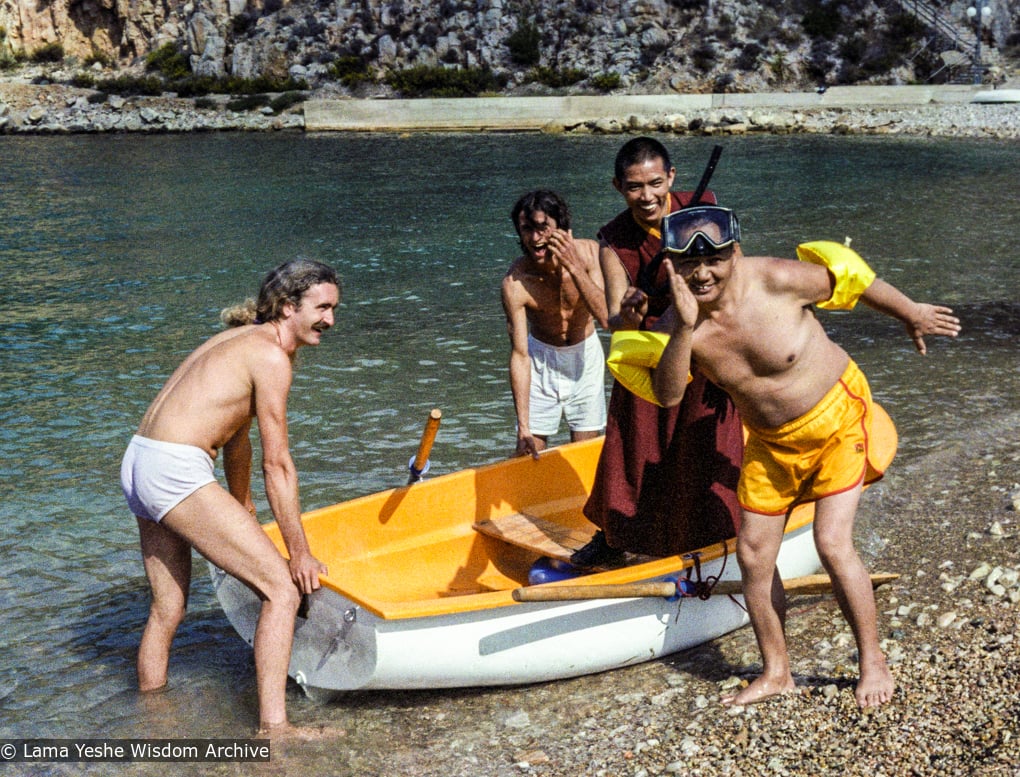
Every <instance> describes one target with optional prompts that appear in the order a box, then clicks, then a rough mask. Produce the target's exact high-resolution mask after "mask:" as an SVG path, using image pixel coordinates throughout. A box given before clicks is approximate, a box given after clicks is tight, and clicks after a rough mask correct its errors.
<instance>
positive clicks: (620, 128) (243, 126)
mask: <svg viewBox="0 0 1020 777" xmlns="http://www.w3.org/2000/svg"><path fill="white" fill-rule="evenodd" d="M278 97H279V95H267V96H265V97H264V98H263V99H262V100H261V101H257V100H254V101H253V100H247V101H245V100H240V99H238V98H236V97H231V96H227V95H213V96H209V97H205V98H199V99H192V98H181V97H177V96H176V95H173V94H164V95H161V96H157V97H142V96H133V97H120V96H118V95H106V94H103V93H101V92H97V91H95V90H92V89H85V88H77V87H73V86H68V85H64V84H59V83H48V84H34V83H30V82H25V81H23V80H22V81H19V80H15V79H11V78H8V79H4V80H0V134H12V135H14V134H17V135H22V134H28V135H57V134H79V133H81V134H96V133H120V132H141V133H178V132H222V131H235V132H238V131H239V132H271V131H284V130H304V127H305V122H304V114H303V110H302V104H303V101H304V100H307V99H320V98H324V99H331V98H332V97H333V96H332V95H330V94H327V93H322V92H320V91H318V90H316V91H309V92H304V93H300V94H299V95H293V102H292V101H290V100H287V101H282V104H284V105H286V107H279V106H280V105H281V101H275V102H274V98H278ZM509 99H513V98H509ZM603 99H605V100H606V105H607V111H608V112H609V115H607V116H605V117H603V118H601V119H598V120H596V121H588V122H584V123H581V124H574V125H567V124H564V123H556V122H554V123H552V124H550V125H548V126H546V127H545V128H544V131H547V132H574V133H606V134H615V133H624V132H630V133H634V132H669V133H674V134H699V135H741V134H749V133H770V134H793V133H815V134H846V135H858V134H865V135H887V134H900V135H920V136H932V137H975V138H1003V139H1016V138H1020V103H1005V104H974V103H940V104H927V105H903V106H890V105H881V106H852V107H845V108H840V107H832V106H827V107H824V108H823V107H818V108H777V107H769V108H757V109H711V110H695V111H690V112H687V113H684V114H683V115H679V114H672V115H656V116H635V115H627V113H626V112H625V111H621V112H620V114H621V115H612V106H613V101H612V97H606V98H603Z"/></svg>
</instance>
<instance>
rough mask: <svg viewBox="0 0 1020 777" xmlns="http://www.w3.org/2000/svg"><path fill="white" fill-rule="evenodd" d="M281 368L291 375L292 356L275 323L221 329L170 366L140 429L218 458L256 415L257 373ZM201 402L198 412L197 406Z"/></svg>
mask: <svg viewBox="0 0 1020 777" xmlns="http://www.w3.org/2000/svg"><path fill="white" fill-rule="evenodd" d="M280 371H283V372H284V373H285V374H286V375H287V376H289V375H290V372H291V361H290V357H289V356H288V355H287V354H286V353H285V352H284V350H283V349H282V348H281V347H280V343H279V338H278V333H277V330H276V328H275V327H274V326H271V325H269V326H266V325H263V326H255V325H248V326H243V327H238V328H236V329H230V330H227V331H225V332H221V333H220V334H218V335H215V336H214V337H212V338H210V339H209V340H208V341H207V342H205V343H204V344H203V345H201V346H200V347H199V348H197V349H196V350H195V351H194V352H193V353H192V354H191V355H190V356H189V357H188V358H187V359H185V361H184V362H183V363H182V364H181V365H180V366H179V367H178V368H177V369H176V370H175V371H174V373H173V374H172V375H171V376H170V378H169V379H168V380H167V382H166V385H164V386H163V389H162V390H161V391H160V392H159V394H158V395H157V396H156V398H155V399H154V400H153V402H152V405H151V406H150V407H149V410H148V412H146V414H145V416H144V417H143V418H142V421H141V424H140V425H139V427H138V434H140V435H142V436H143V437H149V438H151V439H155V440H163V441H165V442H176V443H183V444H186V445H194V446H196V447H198V448H202V449H203V450H205V451H206V453H208V454H209V455H210V456H211V457H212V458H216V455H217V453H218V451H219V450H220V449H221V448H222V447H223V446H224V445H225V444H226V443H227V442H228V441H229V440H230V438H231V437H233V436H234V433H235V432H237V430H238V429H240V428H241V427H242V426H244V425H245V424H246V423H247V422H248V421H249V420H250V419H251V418H252V417H253V416H254V415H255V406H254V401H253V392H254V390H255V388H256V383H257V380H258V378H257V376H264V375H267V374H270V373H273V372H280ZM288 383H289V379H288ZM199 407H200V408H201V412H195V409H196V408H199Z"/></svg>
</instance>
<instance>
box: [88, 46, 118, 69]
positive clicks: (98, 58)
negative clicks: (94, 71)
mask: <svg viewBox="0 0 1020 777" xmlns="http://www.w3.org/2000/svg"><path fill="white" fill-rule="evenodd" d="M97 63H98V64H99V65H100V66H102V67H110V65H112V64H113V57H111V56H109V55H107V54H104V53H103V52H102V51H100V50H99V49H97V48H93V49H92V53H91V54H89V55H88V56H87V57H85V59H84V61H82V63H81V65H82V67H92V65H95V64H97Z"/></svg>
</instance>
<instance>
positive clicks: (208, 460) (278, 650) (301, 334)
mask: <svg viewBox="0 0 1020 777" xmlns="http://www.w3.org/2000/svg"><path fill="white" fill-rule="evenodd" d="M339 302H340V286H339V281H338V279H337V277H336V273H335V272H334V271H333V270H332V268H330V267H327V266H326V265H324V264H320V263H319V262H312V261H308V260H297V261H293V262H287V263H285V264H282V265H280V266H279V267H277V268H276V269H275V270H272V271H271V272H270V273H269V274H268V275H267V276H266V278H265V280H263V282H262V287H261V289H260V290H259V298H258V300H257V301H255V300H250V301H249V303H248V305H247V306H239V309H235V310H234V311H233V312H232V314H231V318H230V323H231V325H232V328H230V329H228V330H227V331H225V332H220V333H219V334H217V335H215V336H213V337H211V338H210V339H209V340H207V341H206V342H205V343H203V344H202V345H201V346H199V347H198V348H197V349H196V350H195V351H193V352H192V353H191V355H190V356H188V357H187V358H186V359H185V360H184V362H183V363H182V364H181V365H180V366H179V367H178V368H177V369H176V370H175V371H174V373H173V374H172V375H171V376H170V378H169V380H167V382H166V384H165V385H164V386H163V388H162V390H160V392H159V394H158V395H157V396H156V398H155V399H154V400H153V402H152V404H151V405H150V406H149V409H148V410H147V411H146V413H145V416H144V417H143V418H142V422H141V424H139V426H138V430H137V432H136V434H135V435H134V437H133V438H132V440H131V443H130V444H129V445H128V449H127V451H126V452H125V454H124V458H123V461H122V464H121V486H122V488H123V490H124V496H125V497H126V498H127V501H128V505H129V506H130V508H131V511H132V512H133V513H134V514H135V516H136V518H137V522H138V530H139V533H140V535H141V546H142V559H143V561H144V563H145V574H146V576H147V577H148V579H149V585H150V587H151V589H152V603H151V606H150V609H149V619H148V622H147V623H146V625H145V630H144V632H143V633H142V641H141V645H140V646H139V648H138V685H139V688H140V690H142V691H154V690H158V689H160V688H163V687H164V686H165V685H166V682H167V669H168V664H169V660H170V645H171V643H172V642H173V638H174V634H175V633H176V631H177V627H178V626H179V625H180V623H181V620H182V619H183V618H184V613H185V609H186V607H187V603H188V588H189V585H190V582H191V549H192V548H195V549H196V550H197V551H198V552H199V553H201V554H202V555H203V556H205V557H206V558H207V559H209V560H210V561H211V562H212V563H213V564H215V565H216V566H218V567H219V568H221V569H223V570H224V571H226V572H228V573H230V574H231V575H233V576H234V577H236V578H238V579H239V580H241V581H243V582H244V583H246V584H247V585H248V586H249V587H251V588H252V589H253V590H254V591H255V592H256V593H258V595H259V598H260V599H262V609H261V612H260V614H259V621H258V626H257V627H256V630H255V640H254V648H255V682H256V686H257V690H258V703H259V733H260V735H270V734H271V735H273V736H278V735H287V736H293V735H297V736H303V735H306V734H307V732H302V731H300V730H298V729H295V728H293V727H291V726H290V725H289V723H288V722H287V710H286V703H285V702H286V686H287V668H288V666H289V664H290V651H291V645H292V643H293V639H294V622H295V617H296V614H297V609H298V605H299V604H300V601H301V594H307V593H311V592H312V591H313V590H315V589H317V588H319V586H320V584H319V575H320V574H326V567H325V566H324V565H323V564H322V563H321V562H320V561H318V559H316V558H315V557H314V556H313V555H312V553H311V549H310V548H309V547H308V540H307V538H306V537H305V532H304V527H303V526H302V525H301V504H300V500H299V498H298V479H297V470H296V469H295V467H294V461H293V459H292V458H291V456H290V450H289V446H288V442H287V395H288V393H289V391H290V386H291V377H292V373H293V361H294V356H295V353H296V351H297V350H298V348H301V347H302V346H305V345H318V344H319V340H320V339H321V337H322V334H323V332H325V331H326V330H327V329H329V328H330V327H331V326H332V325H333V312H334V308H336V306H337V305H338V304H339ZM225 313H226V311H225ZM225 320H226V319H225ZM253 418H257V419H258V427H259V437H260V438H261V442H262V471H263V473H264V475H265V488H266V497H267V498H268V500H269V506H270V508H271V509H272V512H273V516H274V517H275V518H276V521H277V523H278V524H279V526H280V531H281V534H282V535H283V539H284V542H285V543H286V546H287V555H288V556H289V559H288V558H284V557H283V556H282V555H281V554H280V552H279V551H278V550H277V549H276V546H275V545H274V544H273V543H272V541H270V539H269V537H268V535H267V534H266V533H265V531H263V530H262V527H261V526H260V525H259V522H258V520H257V519H256V517H255V506H254V504H253V502H252V496H251V464H252V444H251V439H250V437H249V433H250V431H251V424H252V419H253ZM220 450H222V451H223V470H224V474H225V475H226V480H227V488H223V487H222V486H221V485H220V484H219V483H218V482H217V480H216V477H215V475H214V472H213V461H214V460H215V458H216V456H217V454H218V453H219V451H220Z"/></svg>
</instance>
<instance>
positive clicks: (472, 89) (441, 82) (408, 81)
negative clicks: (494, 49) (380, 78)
mask: <svg viewBox="0 0 1020 777" xmlns="http://www.w3.org/2000/svg"><path fill="white" fill-rule="evenodd" d="M386 83H387V84H389V85H390V86H391V87H392V88H393V89H395V90H396V91H398V92H400V93H401V94H402V95H404V96H405V97H475V96H477V95H479V94H481V93H482V92H496V91H499V90H500V89H502V88H503V87H504V86H506V79H505V78H501V77H497V76H496V75H495V74H494V73H493V72H492V71H491V70H490V69H489V68H487V67H481V68H464V69H447V68H444V67H429V66H427V65H419V66H417V67H412V68H407V69H406V70H397V71H394V72H393V73H390V74H389V75H388V76H387V77H386Z"/></svg>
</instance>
